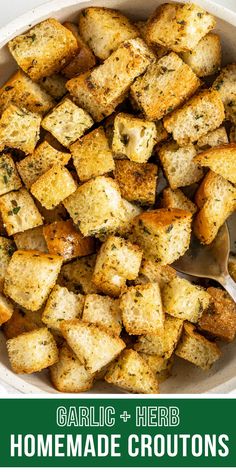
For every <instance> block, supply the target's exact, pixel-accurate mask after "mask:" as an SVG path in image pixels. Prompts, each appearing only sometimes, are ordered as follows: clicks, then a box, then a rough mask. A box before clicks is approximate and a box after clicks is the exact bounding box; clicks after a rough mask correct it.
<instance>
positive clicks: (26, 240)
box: [14, 226, 48, 254]
mask: <svg viewBox="0 0 236 472" xmlns="http://www.w3.org/2000/svg"><path fill="white" fill-rule="evenodd" d="M14 241H15V244H16V247H17V249H24V250H32V251H40V252H44V253H45V254H46V253H48V248H47V244H46V241H45V238H44V235H43V226H37V227H36V228H32V229H27V230H26V231H23V233H17V234H14Z"/></svg>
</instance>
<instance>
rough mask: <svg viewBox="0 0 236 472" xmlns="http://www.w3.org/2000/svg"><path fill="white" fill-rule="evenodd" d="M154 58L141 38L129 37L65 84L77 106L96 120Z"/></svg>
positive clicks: (117, 101) (120, 97)
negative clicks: (101, 59)
mask: <svg viewBox="0 0 236 472" xmlns="http://www.w3.org/2000/svg"><path fill="white" fill-rule="evenodd" d="M109 33H110V30H109ZM153 60H154V56H153V53H152V52H151V51H150V50H149V49H148V47H147V46H146V45H145V43H144V42H143V41H142V40H141V39H139V38H138V39H130V40H129V41H125V42H124V43H123V44H122V45H121V46H120V47H119V48H118V49H117V50H116V51H114V52H113V53H112V54H111V55H110V56H109V57H108V59H106V60H105V62H104V63H103V64H101V65H99V66H97V67H95V68H94V69H93V70H92V71H90V72H85V73H84V74H81V75H79V76H78V77H75V78H73V79H71V80H69V81H68V82H67V88H68V90H69V92H70V93H71V95H72V96H73V97H74V99H75V101H76V103H77V104H78V106H80V107H82V108H84V109H85V110H87V112H88V113H90V114H91V115H92V117H93V118H94V120H95V121H101V120H102V119H103V118H105V117H106V116H108V115H110V114H111V113H113V111H114V110H115V108H116V107H117V105H119V103H121V102H122V101H123V97H124V94H126V93H127V91H128V89H129V87H130V85H131V84H132V82H133V81H134V79H135V78H136V77H138V76H139V75H140V74H142V73H143V72H145V70H146V68H147V67H148V66H149V64H150V63H151V62H152V61H153Z"/></svg>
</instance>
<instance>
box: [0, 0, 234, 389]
mask: <svg viewBox="0 0 236 472" xmlns="http://www.w3.org/2000/svg"><path fill="white" fill-rule="evenodd" d="M182 1H183V0H182ZM195 1H196V3H198V4H199V5H200V6H202V7H203V8H205V9H206V10H208V11H209V12H210V13H212V14H214V15H215V16H216V17H217V18H218V23H217V31H218V32H219V34H220V36H221V40H222V45H223V51H224V54H223V57H224V63H227V62H230V61H235V60H236V13H233V12H232V11H230V10H228V9H227V8H224V7H222V6H219V5H216V4H214V3H213V2H212V1H210V0H209V1H208V0H195ZM161 3H164V0H149V1H146V2H144V1H143V0H95V1H93V0H88V1H81V0H52V1H50V2H48V3H46V4H44V5H42V6H40V7H38V8H36V9H35V10H31V11H29V12H28V13H26V14H24V15H22V16H20V17H19V18H17V19H16V20H14V21H12V22H11V23H9V24H8V25H7V26H5V27H4V28H2V29H1V30H0V73H1V79H0V85H1V83H4V81H5V80H6V79H7V78H8V77H9V76H10V74H11V73H12V72H13V71H14V70H15V69H16V64H15V63H14V61H13V59H12V58H11V56H10V54H9V53H8V50H7V47H6V43H7V42H8V41H9V40H10V39H11V38H13V37H14V36H16V35H18V34H20V33H22V32H24V31H25V30H27V29H28V28H29V27H31V26H33V25H35V24H36V23H38V22H40V21H42V20H44V19H46V18H49V17H54V18H57V19H58V20H59V21H61V22H63V21H65V20H75V19H76V17H77V14H78V11H79V10H80V9H81V8H84V7H86V6H88V5H90V6H91V5H93V6H95V5H96V6H106V7H108V6H109V7H113V8H118V9H121V10H122V11H123V12H124V13H127V14H129V16H131V17H132V18H135V19H142V18H145V17H147V16H148V15H149V14H150V13H151V12H152V11H153V10H154V8H156V7H157V6H158V5H159V4H161ZM233 227H236V225H235V222H233V220H231V235H232V241H233V242H234V241H235V240H236V229H235V234H234V235H233ZM233 236H234V237H233ZM234 250H235V247H234ZM235 370H236V343H235V342H234V343H231V344H229V345H224V346H223V356H222V358H221V360H220V361H218V362H217V363H216V364H215V366H213V368H212V369H211V370H210V372H208V373H204V372H201V370H200V369H198V368H196V367H194V366H192V365H191V364H189V363H187V362H184V361H181V360H180V359H178V360H177V361H176V365H175V367H174V372H173V376H172V377H171V378H170V379H169V380H168V381H166V382H165V383H164V384H162V388H161V392H162V393H172V394H175V393H182V394H189V393H210V392H211V393H228V392H232V390H234V389H236V374H235ZM0 379H2V380H4V381H5V382H7V383H8V384H9V385H11V386H13V387H15V388H16V389H18V390H19V391H20V392H24V393H44V394H45V393H56V391H55V390H54V389H53V388H52V387H51V385H50V382H49V380H48V376H47V373H45V372H42V373H40V374H33V375H30V376H29V375H24V376H19V375H15V374H14V373H13V372H12V371H11V369H10V367H9V362H8V359H7V354H6V347H5V340H4V337H3V335H2V334H1V332H0ZM112 392H113V393H114V392H116V393H117V392H118V391H117V390H115V389H114V388H112V387H111V386H109V385H105V384H103V383H99V384H97V385H96V387H95V388H94V390H93V392H92V393H112Z"/></svg>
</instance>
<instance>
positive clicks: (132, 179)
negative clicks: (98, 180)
mask: <svg viewBox="0 0 236 472" xmlns="http://www.w3.org/2000/svg"><path fill="white" fill-rule="evenodd" d="M157 170H158V169H157V166H156V165H155V164H146V163H144V164H140V163H137V162H132V161H128V160H117V161H116V163H115V179H116V181H117V183H118V185H119V188H120V192H121V196H122V197H123V198H125V199H126V200H128V201H131V202H134V203H136V204H140V205H153V204H154V203H155V198H156V184H157Z"/></svg>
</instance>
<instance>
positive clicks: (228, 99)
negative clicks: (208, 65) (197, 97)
mask: <svg viewBox="0 0 236 472" xmlns="http://www.w3.org/2000/svg"><path fill="white" fill-rule="evenodd" d="M235 80H236V64H228V65H227V66H226V67H223V69H222V70H221V72H220V74H219V75H218V77H217V78H216V80H215V82H214V84H213V88H214V89H215V90H217V91H218V93H219V94H220V97H221V100H222V102H223V104H224V107H225V117H226V119H227V120H229V121H231V122H232V123H234V124H236V86H235Z"/></svg>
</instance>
